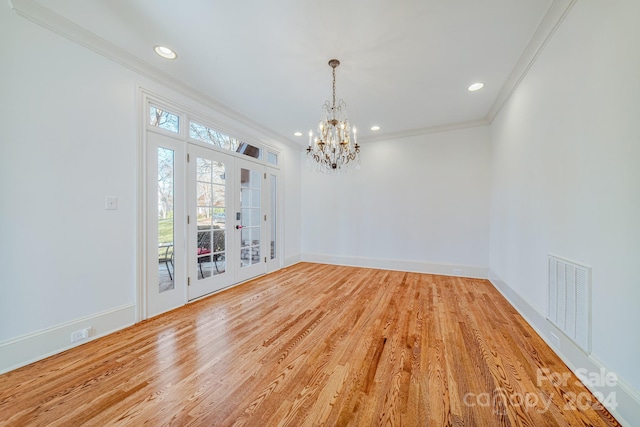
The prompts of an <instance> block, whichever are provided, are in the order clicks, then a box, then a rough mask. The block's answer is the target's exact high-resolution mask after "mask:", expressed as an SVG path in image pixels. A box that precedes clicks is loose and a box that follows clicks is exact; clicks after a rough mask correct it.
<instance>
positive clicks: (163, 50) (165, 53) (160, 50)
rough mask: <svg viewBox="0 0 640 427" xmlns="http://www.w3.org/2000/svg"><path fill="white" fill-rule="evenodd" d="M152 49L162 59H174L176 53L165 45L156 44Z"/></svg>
mask: <svg viewBox="0 0 640 427" xmlns="http://www.w3.org/2000/svg"><path fill="white" fill-rule="evenodd" d="M153 50H154V51H155V52H156V53H157V54H158V55H160V56H162V57H163V58H164V59H176V58H177V57H178V55H177V54H176V53H175V52H174V51H173V50H172V49H169V48H168V47H166V46H156V47H154V48H153Z"/></svg>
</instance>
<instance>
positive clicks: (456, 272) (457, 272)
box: [453, 268, 462, 274]
mask: <svg viewBox="0 0 640 427" xmlns="http://www.w3.org/2000/svg"><path fill="white" fill-rule="evenodd" d="M453 274H462V269H461V268H454V269H453Z"/></svg>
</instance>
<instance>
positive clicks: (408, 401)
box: [0, 263, 619, 427]
mask: <svg viewBox="0 0 640 427" xmlns="http://www.w3.org/2000/svg"><path fill="white" fill-rule="evenodd" d="M568 372H569V369H568V368H567V367H566V366H565V365H564V364H563V363H562V362H561V361H560V360H559V359H558V357H557V356H556V355H555V354H554V353H553V352H552V351H551V350H550V349H549V347H547V345H546V344H545V343H544V342H543V341H542V340H541V339H540V337H539V336H538V335H537V334H536V333H535V332H534V331H533V330H532V329H531V328H530V327H529V326H528V325H527V323H526V322H525V321H524V320H523V319H522V318H521V317H520V316H519V315H518V314H517V312H516V311H515V310H514V309H513V308H512V307H511V306H510V305H509V304H508V303H507V302H506V301H505V300H504V298H503V297H502V296H501V295H500V294H499V293H498V292H497V291H496V290H495V289H494V288H493V287H492V285H491V284H490V283H489V282H487V281H485V280H476V279H465V278H456V277H444V276H434V275H427V274H417V273H404V272H397V271H383V270H372V269H363V268H353V267H340V266H329V265H321V264H309V263H301V264H297V265H295V266H292V267H289V268H286V269H283V270H280V271H278V272H276V273H273V274H270V275H267V276H263V277H261V278H259V279H256V280H253V281H251V282H248V283H246V284H243V285H240V286H237V287H235V288H231V289H229V290H226V291H224V292H221V293H219V294H216V295H213V296H211V297H209V298H206V299H203V300H200V301H198V302H196V303H193V304H190V305H188V306H186V307H184V308H181V309H178V310H175V311H172V312H170V313H168V314H165V315H161V316H158V317H156V318H153V319H150V320H148V321H145V322H142V323H139V324H137V325H135V326H133V327H131V328H128V329H126V330H123V331H119V332H117V333H114V334H112V335H109V336H107V337H104V338H101V339H98V340H96V341H93V342H90V343H87V344H85V345H82V346H80V347H77V348H74V349H72V350H69V351H66V352H64V353H61V354H58V355H56V356H53V357H50V358H48V359H45V360H43V361H40V362H37V363H34V364H32V365H29V366H27V367H24V368H21V369H18V370H15V371H12V372H9V373H7V374H5V375H2V376H0V414H1V415H0V426H45V425H46V426H79V425H91V426H110V425H119V426H141V425H149V426H165V425H174V426H191V425H204V426H243V425H244V426H260V427H263V426H319V425H324V426H374V425H375V426H378V425H385V426H387V425H389V426H396V425H397V426H400V425H403V426H445V425H458V426H538V427H540V426H556V425H558V426H569V425H572V426H615V425H619V424H618V423H617V422H616V421H615V420H614V419H613V418H612V417H611V415H610V414H609V413H608V412H607V411H606V410H605V409H603V408H602V407H600V406H599V405H598V404H597V401H596V400H595V398H593V396H592V395H591V394H590V393H588V391H587V390H586V389H585V388H584V387H583V386H582V384H580V383H579V382H578V381H577V379H576V377H575V376H573V375H572V376H571V377H569V378H568V379H567V381H558V378H560V377H561V376H562V375H564V374H566V373H568ZM554 374H556V375H554Z"/></svg>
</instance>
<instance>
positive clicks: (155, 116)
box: [149, 105, 180, 133]
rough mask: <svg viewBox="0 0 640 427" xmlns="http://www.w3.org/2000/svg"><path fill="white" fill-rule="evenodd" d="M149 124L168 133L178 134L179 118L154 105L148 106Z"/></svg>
mask: <svg viewBox="0 0 640 427" xmlns="http://www.w3.org/2000/svg"><path fill="white" fill-rule="evenodd" d="M149 124H150V125H151V126H156V127H159V128H161V129H165V130H168V131H169V132H175V133H179V132H180V117H179V116H178V115H177V114H173V113H171V112H169V111H166V110H163V109H162V108H160V107H156V106H155V105H150V106H149Z"/></svg>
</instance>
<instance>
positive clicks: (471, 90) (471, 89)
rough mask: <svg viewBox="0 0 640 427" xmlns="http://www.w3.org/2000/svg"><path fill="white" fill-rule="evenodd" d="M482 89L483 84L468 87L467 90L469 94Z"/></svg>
mask: <svg viewBox="0 0 640 427" xmlns="http://www.w3.org/2000/svg"><path fill="white" fill-rule="evenodd" d="M483 87H484V83H480V82H478V83H474V84H472V85H471V86H469V87H468V88H467V89H468V90H469V92H475V91H476V90H480V89H482V88H483Z"/></svg>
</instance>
